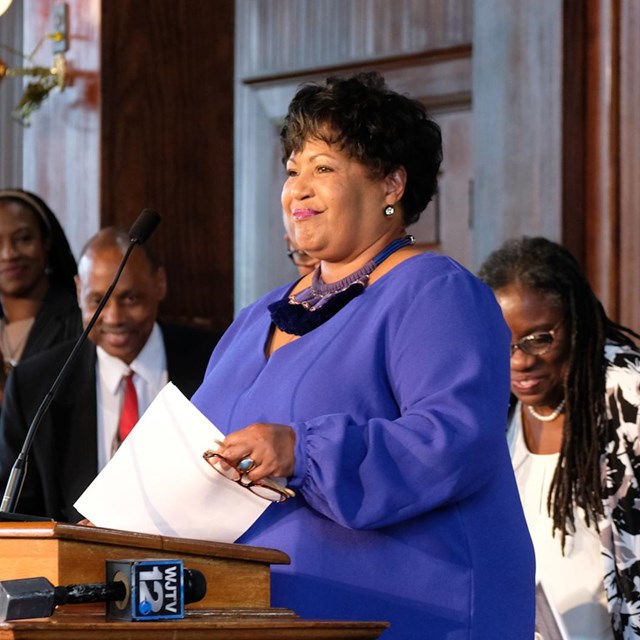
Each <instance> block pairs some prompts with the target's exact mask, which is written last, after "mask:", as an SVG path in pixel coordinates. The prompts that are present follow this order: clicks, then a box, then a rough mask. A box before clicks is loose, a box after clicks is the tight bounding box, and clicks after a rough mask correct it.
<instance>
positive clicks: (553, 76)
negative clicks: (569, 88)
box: [473, 0, 563, 265]
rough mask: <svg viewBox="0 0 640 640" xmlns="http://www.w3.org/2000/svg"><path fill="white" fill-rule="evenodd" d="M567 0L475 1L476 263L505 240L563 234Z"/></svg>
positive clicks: (474, 205) (474, 138)
mask: <svg viewBox="0 0 640 640" xmlns="http://www.w3.org/2000/svg"><path fill="white" fill-rule="evenodd" d="M562 4H563V3H562V2H561V1H560V0H558V1H550V2H530V1H529V0H483V2H476V3H475V4H474V9H475V11H474V33H473V175H474V189H473V210H474V211H473V216H474V238H473V242H474V250H475V251H474V253H475V256H474V258H475V263H476V265H479V264H480V262H481V261H482V260H483V259H484V258H485V257H486V256H487V254H488V253H489V252H490V251H492V250H494V249H496V248H497V247H498V246H499V245H500V244H501V243H502V242H503V241H504V240H506V239H507V238H511V237H514V236H519V235H523V234H526V235H544V236H547V237H548V238H551V239H552V240H556V241H560V240H561V239H562V238H561V232H562V223H561V221H562V158H563V150H562V123H563V113H562V95H563V86H562V83H563V78H562Z"/></svg>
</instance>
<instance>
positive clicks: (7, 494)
mask: <svg viewBox="0 0 640 640" xmlns="http://www.w3.org/2000/svg"><path fill="white" fill-rule="evenodd" d="M160 220H161V218H160V216H159V215H158V214H157V213H156V212H155V211H153V210H152V209H143V210H142V213H141V214H140V215H139V216H138V218H137V219H136V221H135V222H134V223H133V225H132V226H131V229H130V231H129V239H130V240H131V243H130V244H129V246H128V247H127V251H126V252H125V254H124V256H123V257H122V261H121V262H120V266H119V267H118V271H117V272H116V275H115V277H114V278H113V282H112V283H111V286H110V287H109V289H107V292H106V293H105V294H104V296H103V298H102V300H101V301H100V304H99V305H98V308H97V309H96V310H95V312H94V314H93V316H92V317H91V320H90V321H89V323H88V324H87V326H86V327H85V329H84V331H83V332H82V334H81V335H80V337H79V338H78V340H77V342H76V344H75V345H74V347H73V349H72V351H71V353H70V354H69V356H68V357H67V359H66V361H65V363H64V364H63V365H62V369H60V373H58V376H57V378H56V379H55V380H54V382H53V384H52V385H51V388H50V389H49V391H48V392H47V394H46V395H45V397H44V399H43V400H42V402H41V403H40V406H39V407H38V411H37V412H36V414H35V416H34V418H33V420H32V421H31V424H30V425H29V429H28V430H27V435H26V437H25V440H24V443H23V445H22V449H21V451H20V454H19V455H18V459H17V460H16V461H15V463H14V465H13V467H12V469H11V474H10V475H9V480H8V481H7V486H6V488H5V491H4V496H3V498H2V504H1V505H0V521H3V520H12V521H24V522H33V521H41V520H51V519H50V518H43V517H40V516H28V515H21V514H16V513H14V512H15V509H16V506H17V504H18V499H19V498H20V493H21V492H22V485H23V484H24V478H25V476H26V474H27V463H28V459H29V452H30V451H31V446H32V444H33V439H34V438H35V435H36V433H37V431H38V427H39V426H40V423H41V422H42V418H43V417H44V415H45V413H46V412H47V410H48V409H49V406H50V405H51V402H52V401H53V399H54V397H55V395H56V392H57V391H58V388H59V387H60V385H61V384H62V382H63V380H64V379H65V377H66V375H67V372H68V371H69V369H70V368H71V365H72V364H73V363H74V362H75V359H76V357H77V355H78V352H79V351H80V348H81V347H82V345H83V344H84V343H85V341H86V339H87V336H88V335H89V333H90V332H91V329H93V325H94V324H95V323H96V320H97V319H98V316H99V315H100V313H101V312H102V309H103V308H104V306H105V305H106V304H107V302H108V300H109V298H110V297H111V294H112V293H113V290H114V289H115V287H116V284H117V283H118V280H119V279H120V275H121V273H122V270H123V269H124V267H125V265H126V263H127V260H128V259H129V256H130V255H131V252H132V251H133V249H134V247H135V246H136V245H138V244H144V243H145V242H146V241H147V240H148V239H149V236H150V235H151V234H152V233H153V232H154V231H155V229H156V227H157V226H158V224H160Z"/></svg>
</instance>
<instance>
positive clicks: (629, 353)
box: [479, 237, 640, 640]
mask: <svg viewBox="0 0 640 640" xmlns="http://www.w3.org/2000/svg"><path fill="white" fill-rule="evenodd" d="M479 276H480V278H481V279H482V280H484V281H485V282H486V283H487V284H488V285H489V286H490V287H491V288H492V289H493V291H494V293H495V295H496V298H497V300H498V302H499V304H500V306H501V308H502V312H503V315H504V318H505V320H506V322H507V324H508V325H509V328H510V329H511V338H512V341H511V391H512V394H513V398H512V399H513V403H512V410H511V413H510V418H509V425H508V431H507V435H508V441H509V447H510V451H511V457H512V462H513V466H514V470H515V473H516V478H517V481H518V487H519V491H520V497H521V499H522V503H523V506H524V510H525V515H526V518H527V523H528V525H529V529H530V532H531V536H532V539H533V542H534V547H535V551H536V564H537V579H538V581H539V582H541V583H542V584H543V586H544V587H545V590H546V592H547V594H548V596H549V599H550V600H551V602H552V603H553V604H554V605H555V606H556V608H557V609H558V611H559V612H560V614H561V615H562V618H563V622H564V624H565V626H566V628H567V631H568V633H569V636H570V637H571V638H572V639H574V638H580V639H581V640H586V639H594V640H595V639H596V638H597V639H603V638H616V639H618V638H624V639H626V638H639V637H640V437H639V431H640V412H639V406H640V350H639V349H638V346H637V344H636V343H635V342H634V337H635V338H639V337H640V336H638V334H636V333H635V332H634V331H632V330H631V329H629V328H627V327H623V326H621V325H619V324H617V323H615V322H613V321H612V320H610V319H609V318H608V317H607V315H606V313H605V311H604V309H603V307H602V304H601V303H600V302H599V300H598V299H597V298H596V296H595V295H594V293H593V291H592V290H591V287H590V286H589V283H588V282H587V280H586V278H585V276H584V275H583V273H582V271H581V269H580V267H579V265H578V263H577V261H576V260H575V258H574V257H573V256H572V255H571V254H570V253H569V252H568V251H567V250H566V249H564V248H563V247H561V246H560V245H558V244H556V243H554V242H551V241H550V240H547V239H545V238H530V237H523V238H520V239H516V240H510V241H507V242H506V243H505V244H504V245H503V246H502V247H501V248H500V249H498V250H497V251H494V252H493V253H492V254H491V255H490V256H489V257H488V258H487V259H486V260H485V262H484V263H483V265H482V266H481V267H480V271H479ZM607 608H608V613H607Z"/></svg>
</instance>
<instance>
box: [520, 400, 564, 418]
mask: <svg viewBox="0 0 640 640" xmlns="http://www.w3.org/2000/svg"><path fill="white" fill-rule="evenodd" d="M564 403H565V399H564V398H562V402H561V403H560V404H559V405H558V406H557V407H556V408H555V409H554V410H553V411H552V412H551V413H550V414H549V415H548V416H542V415H540V414H539V413H538V412H537V411H536V410H535V409H534V408H533V407H532V406H530V405H527V411H528V412H529V413H530V414H531V415H532V416H533V417H534V418H536V419H537V420H540V422H551V421H552V420H555V419H556V418H557V417H558V416H559V415H560V414H561V413H562V410H563V409H564Z"/></svg>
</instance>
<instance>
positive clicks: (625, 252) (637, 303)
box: [618, 0, 640, 333]
mask: <svg viewBox="0 0 640 640" xmlns="http://www.w3.org/2000/svg"><path fill="white" fill-rule="evenodd" d="M620 24H621V34H620V142H619V144H620V162H619V167H618V170H619V176H620V245H619V246H620V251H619V257H618V260H619V264H620V269H619V279H620V311H619V318H620V321H621V322H622V323H623V324H626V325H628V326H631V327H633V328H634V329H635V331H637V332H639V333H640V246H639V245H640V3H639V2H636V0H626V1H625V2H623V3H622V10H621V15H620Z"/></svg>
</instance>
